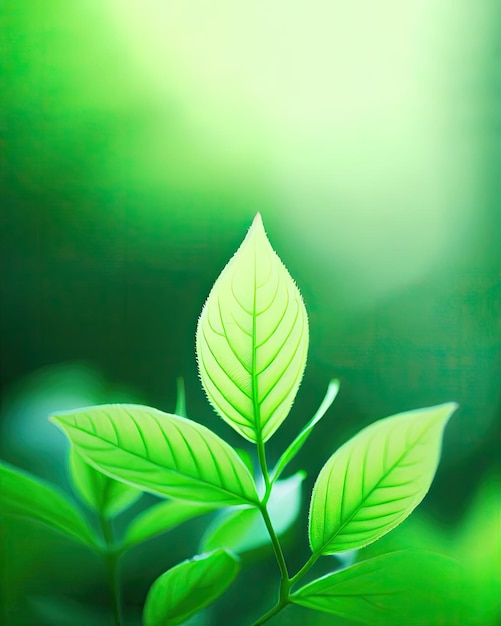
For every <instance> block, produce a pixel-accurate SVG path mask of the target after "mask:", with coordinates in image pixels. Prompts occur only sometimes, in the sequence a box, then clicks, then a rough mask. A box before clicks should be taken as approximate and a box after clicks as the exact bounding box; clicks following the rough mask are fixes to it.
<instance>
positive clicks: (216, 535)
mask: <svg viewBox="0 0 501 626" xmlns="http://www.w3.org/2000/svg"><path fill="white" fill-rule="evenodd" d="M303 479H304V473H303V472H299V473H297V474H295V475H294V476H291V477H290V478H287V479H286V480H279V481H277V482H276V483H275V484H274V485H273V489H272V492H271V495H270V499H269V500H268V513H269V515H270V518H271V521H272V524H273V527H274V529H275V532H276V533H277V535H278V536H280V535H282V534H283V533H285V531H286V530H288V529H289V528H290V527H291V526H292V524H293V523H294V522H295V521H296V519H297V516H298V515H299V511H300V509H301V484H302V482H303ZM269 543H270V535H269V533H268V531H267V529H266V526H265V523H264V521H263V518H262V516H261V513H260V512H259V511H258V510H257V509H256V508H255V507H254V508H249V507H246V508H239V509H237V510H230V511H225V512H223V513H222V514H221V515H220V516H219V517H218V518H216V519H215V520H214V522H213V523H212V524H211V525H210V526H209V528H208V529H207V532H206V534H205V536H204V538H203V539H202V549H203V550H205V551H207V550H214V549H215V548H227V549H228V550H231V551H232V552H235V553H237V554H241V553H243V552H247V551H248V550H254V549H255V548H259V547H260V546H264V545H267V544H269Z"/></svg>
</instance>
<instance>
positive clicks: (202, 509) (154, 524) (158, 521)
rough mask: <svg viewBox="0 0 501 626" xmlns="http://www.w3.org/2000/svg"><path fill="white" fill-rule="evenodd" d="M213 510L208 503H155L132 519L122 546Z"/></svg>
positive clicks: (170, 501) (179, 501)
mask: <svg viewBox="0 0 501 626" xmlns="http://www.w3.org/2000/svg"><path fill="white" fill-rule="evenodd" d="M213 510H214V506H212V505H210V504H192V503H190V502H183V501H182V500H169V501H168V502H160V503H159V504H155V505H153V506H152V507H150V508H149V509H147V510H146V511H144V512H143V513H140V514H139V515H138V516H137V517H136V518H134V519H133V520H132V522H131V523H130V525H129V527H128V528H127V531H126V534H125V538H124V547H125V548H131V547H132V546H135V545H136V544H138V543H141V542H143V541H146V539H151V538H152V537H155V536H156V535H160V534H161V533H164V532H167V531H168V530H171V529H172V528H175V527H176V526H179V524H182V523H183V522H186V521H187V520H190V519H192V518H194V517H197V516H199V515H203V514H204V513H209V512H210V511H213Z"/></svg>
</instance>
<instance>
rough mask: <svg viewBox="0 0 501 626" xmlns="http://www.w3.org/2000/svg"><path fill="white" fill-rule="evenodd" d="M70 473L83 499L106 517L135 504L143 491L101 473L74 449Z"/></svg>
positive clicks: (72, 450)
mask: <svg viewBox="0 0 501 626" xmlns="http://www.w3.org/2000/svg"><path fill="white" fill-rule="evenodd" d="M70 473H71V478H72V481H73V484H74V485H75V488H76V489H77V491H78V493H79V495H80V496H81V498H82V499H83V500H84V502H86V503H87V504H88V505H89V506H90V507H91V508H93V509H94V510H95V511H97V512H98V513H101V514H102V515H104V516H105V517H113V516H114V515H118V513H121V512H122V511H124V510H125V509H127V508H128V507H129V506H131V505H132V504H134V502H136V500H137V499H138V498H139V497H140V496H141V491H138V490H137V489H135V488H134V487H130V486H129V485H126V484H125V483H121V482H119V481H117V480H114V479H113V478H110V477H109V476H106V475H105V474H103V473H101V472H99V471H98V470H97V469H95V468H94V467H92V466H91V465H89V464H88V463H87V461H85V460H84V459H83V457H82V456H81V455H80V454H79V453H78V452H77V451H76V450H75V449H74V448H73V447H72V448H71V451H70Z"/></svg>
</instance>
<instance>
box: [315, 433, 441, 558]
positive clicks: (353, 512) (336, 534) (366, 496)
mask: <svg viewBox="0 0 501 626" xmlns="http://www.w3.org/2000/svg"><path fill="white" fill-rule="evenodd" d="M434 425H435V422H434V421H430V424H428V426H427V428H425V429H424V430H423V431H422V432H421V433H420V434H419V436H418V437H417V439H416V440H415V441H414V442H413V443H412V445H410V446H409V447H408V448H407V449H406V450H405V451H404V452H403V454H401V455H400V457H399V458H398V459H397V460H396V461H395V463H394V464H393V465H392V466H391V467H390V468H389V469H388V470H386V472H385V473H384V474H383V475H382V476H381V478H380V479H379V480H378V481H377V483H376V484H375V485H374V487H373V488H372V489H371V490H370V491H369V492H368V493H367V494H366V495H365V496H364V497H363V498H362V499H361V501H360V503H359V505H358V506H357V507H356V508H355V509H354V510H353V511H352V513H351V514H350V516H349V517H348V518H347V519H346V520H345V521H344V522H343V523H342V524H341V526H340V527H339V528H338V530H337V531H336V532H335V533H334V535H332V537H331V538H330V539H329V540H327V541H325V542H324V543H323V544H322V546H321V548H320V549H319V550H318V551H316V552H317V553H318V554H322V552H323V551H324V549H325V548H326V546H328V545H329V544H330V543H331V542H332V541H334V539H336V537H338V536H339V535H340V533H341V531H342V530H343V528H345V527H346V526H347V525H348V524H349V523H350V522H351V521H352V520H353V518H354V517H355V516H356V514H357V513H358V512H359V511H360V509H361V508H363V505H364V503H365V502H366V501H367V499H368V498H369V497H370V496H371V495H372V494H373V493H374V492H375V491H376V490H377V489H378V488H379V485H380V484H381V483H382V482H383V480H385V479H386V478H387V477H388V476H389V475H390V474H391V473H392V472H393V471H394V470H395V469H396V467H397V466H398V465H400V463H401V461H402V460H403V459H404V458H405V456H406V455H407V454H409V453H410V451H411V450H412V449H413V448H414V447H415V446H416V445H417V443H418V442H419V440H420V439H422V438H423V437H424V436H425V435H426V434H427V433H428V432H429V430H431V428H432V427H433V426H434ZM364 459H365V456H364ZM345 478H346V477H345ZM343 496H344V493H343ZM324 506H325V505H324Z"/></svg>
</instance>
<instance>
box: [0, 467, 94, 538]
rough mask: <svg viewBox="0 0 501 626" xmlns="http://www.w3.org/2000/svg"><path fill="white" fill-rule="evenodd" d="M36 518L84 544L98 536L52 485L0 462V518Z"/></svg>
mask: <svg viewBox="0 0 501 626" xmlns="http://www.w3.org/2000/svg"><path fill="white" fill-rule="evenodd" d="M1 517H15V518H22V519H26V520H28V521H33V522H38V523H41V524H43V525H44V526H47V527H48V528H51V529H52V530H57V531H58V532H60V533H63V534H64V535H66V536H68V537H70V538H71V539H73V540H74V541H75V540H76V541H79V542H80V543H84V544H85V545H88V546H91V547H95V546H96V545H97V544H98V540H97V538H96V536H95V534H94V532H93V531H92V529H91V528H90V527H89V526H88V525H87V523H86V521H85V520H84V519H83V517H82V516H81V515H80V513H79V511H78V509H77V508H76V507H75V506H73V504H72V503H71V502H70V501H69V500H68V499H67V498H66V497H65V496H63V495H62V494H61V493H59V492H58V491H57V490H56V489H55V488H54V487H51V486H49V485H47V484H45V483H44V482H42V481H40V480H38V479H35V478H32V477H31V476H28V475H27V474H25V473H24V472H21V471H20V470H18V469H15V468H13V467H9V466H7V465H4V464H1V465H0V518H1Z"/></svg>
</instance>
